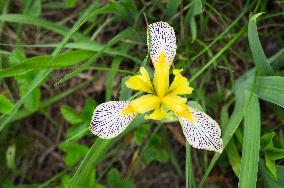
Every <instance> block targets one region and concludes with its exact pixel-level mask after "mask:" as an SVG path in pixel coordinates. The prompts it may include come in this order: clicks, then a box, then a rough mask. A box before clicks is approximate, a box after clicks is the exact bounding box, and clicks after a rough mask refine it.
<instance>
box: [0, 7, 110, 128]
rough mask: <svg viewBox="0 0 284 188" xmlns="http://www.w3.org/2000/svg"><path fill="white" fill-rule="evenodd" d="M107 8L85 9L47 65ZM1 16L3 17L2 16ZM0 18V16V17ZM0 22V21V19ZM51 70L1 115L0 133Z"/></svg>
mask: <svg viewBox="0 0 284 188" xmlns="http://www.w3.org/2000/svg"><path fill="white" fill-rule="evenodd" d="M108 7H109V6H107V5H106V6H103V7H102V8H99V9H97V7H96V6H94V5H92V6H90V7H89V8H87V9H86V10H85V11H84V12H83V13H82V15H81V16H80V17H79V19H78V20H77V22H76V23H75V24H74V25H73V27H72V28H71V29H70V30H68V31H67V32H66V33H65V35H64V38H63V40H62V41H61V42H60V43H59V44H58V46H57V47H56V48H55V50H54V51H53V52H52V56H53V57H52V59H51V60H50V61H49V62H48V64H49V65H51V64H52V63H53V62H54V59H55V58H56V57H57V56H58V55H59V53H60V51H61V50H62V49H63V48H64V46H65V45H66V43H67V42H68V41H69V39H70V38H71V37H72V35H73V34H74V33H75V32H76V31H77V30H78V29H79V28H80V26H81V25H83V24H84V23H85V22H86V21H87V20H88V19H90V18H91V17H92V16H95V15H97V14H100V13H103V12H105V11H107V9H108ZM2 16H3V15H2ZM0 18H1V16H0ZM0 20H1V19H0ZM51 72H52V71H51V70H45V71H39V73H38V74H37V76H36V78H35V79H34V80H33V82H32V83H31V85H30V87H29V89H28V91H27V92H26V94H25V95H24V96H22V98H21V99H20V100H18V102H17V103H16V104H15V105H14V106H13V108H12V110H11V113H10V114H9V115H2V116H1V117H0V131H2V130H3V129H4V128H5V127H6V126H7V125H8V123H9V122H10V121H11V120H12V119H13V117H15V116H16V114H17V112H18V111H19V109H20V107H21V106H22V104H23V102H24V100H25V98H26V97H27V96H29V95H30V93H31V92H32V91H33V90H34V89H35V88H37V87H39V86H40V84H42V83H43V82H44V81H45V80H46V79H47V78H48V77H49V75H50V74H51Z"/></svg>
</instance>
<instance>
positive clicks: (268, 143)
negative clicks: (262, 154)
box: [260, 132, 275, 149]
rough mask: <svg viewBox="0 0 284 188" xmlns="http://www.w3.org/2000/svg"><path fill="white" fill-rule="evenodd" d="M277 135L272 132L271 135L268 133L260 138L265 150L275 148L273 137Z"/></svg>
mask: <svg viewBox="0 0 284 188" xmlns="http://www.w3.org/2000/svg"><path fill="white" fill-rule="evenodd" d="M274 135H275V132H271V133H266V134H264V135H262V136H261V138H260V143H261V147H262V148H263V149H267V148H273V147H274V146H273V137H274Z"/></svg>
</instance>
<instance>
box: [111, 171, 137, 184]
mask: <svg viewBox="0 0 284 188" xmlns="http://www.w3.org/2000/svg"><path fill="white" fill-rule="evenodd" d="M107 183H108V186H109V188H119V187H121V188H135V185H134V184H133V183H132V182H131V181H129V180H124V179H123V178H122V177H121V175H120V173H119V171H118V170H117V169H116V168H112V169H110V170H109V171H108V173H107Z"/></svg>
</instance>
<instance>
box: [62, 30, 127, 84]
mask: <svg viewBox="0 0 284 188" xmlns="http://www.w3.org/2000/svg"><path fill="white" fill-rule="evenodd" d="M129 35H131V29H130V28H127V29H125V30H124V31H122V32H120V33H119V34H117V35H116V36H115V37H113V38H112V39H111V40H110V41H109V42H108V43H107V44H106V45H105V46H104V48H102V49H101V50H100V51H99V52H97V53H96V54H94V55H93V56H92V57H91V58H90V59H89V60H88V61H87V62H85V63H84V64H82V65H80V66H78V67H77V68H76V69H75V70H73V71H72V72H71V73H69V74H67V75H66V76H64V77H63V78H61V79H60V80H59V81H58V82H57V84H61V83H63V82H65V81H67V80H69V79H71V78H73V77H75V76H77V75H78V74H79V73H81V72H82V71H83V70H86V69H88V68H89V66H90V65H91V64H92V63H93V62H94V61H95V60H96V59H97V58H98V57H99V56H101V54H102V53H103V52H104V51H105V50H106V49H107V48H109V47H111V46H112V45H114V44H115V43H117V42H119V41H121V40H122V39H124V38H126V37H127V36H129Z"/></svg>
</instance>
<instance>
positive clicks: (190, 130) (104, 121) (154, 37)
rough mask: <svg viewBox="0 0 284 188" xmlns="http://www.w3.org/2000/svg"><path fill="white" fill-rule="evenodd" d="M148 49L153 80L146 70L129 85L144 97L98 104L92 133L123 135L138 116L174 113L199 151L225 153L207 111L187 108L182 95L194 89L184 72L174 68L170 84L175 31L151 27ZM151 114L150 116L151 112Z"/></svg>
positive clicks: (165, 116) (159, 117)
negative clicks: (152, 68) (152, 67)
mask: <svg viewBox="0 0 284 188" xmlns="http://www.w3.org/2000/svg"><path fill="white" fill-rule="evenodd" d="M147 32H148V35H147V36H149V37H148V48H149V50H150V57H151V60H152V63H153V66H154V77H153V80H152V81H151V77H150V75H149V73H148V72H147V70H146V69H145V68H144V67H141V68H140V74H138V75H135V76H131V77H130V78H129V79H128V80H127V81H126V82H125V84H126V86H127V87H128V88H130V89H132V90H136V91H142V92H144V93H145V94H144V95H142V96H141V97H139V98H136V99H134V100H132V101H109V102H105V103H102V104H100V105H98V106H97V107H96V109H95V111H94V114H93V117H92V121H91V125H90V130H91V132H92V133H93V134H95V135H97V136H98V137H100V138H103V139H111V138H114V137H116V136H118V135H119V134H120V133H121V132H123V131H124V130H125V129H126V127H127V126H128V125H129V124H130V123H131V121H132V120H133V119H134V118H135V116H136V115H138V114H146V115H145V116H144V118H145V119H152V120H162V119H172V118H173V117H172V115H170V114H169V113H168V112H169V111H172V112H173V113H172V114H174V115H175V116H177V117H178V120H179V122H180V124H181V127H182V130H183V133H184V135H185V137H186V140H187V141H188V143H189V144H190V145H192V146H193V147H195V148H198V149H206V150H211V151H216V152H222V150H223V142H222V139H221V138H220V136H221V130H220V128H219V125H218V123H217V122H216V121H214V120H213V119H212V118H211V117H209V116H208V115H207V114H205V113H204V112H201V111H199V110H196V109H194V108H191V107H189V106H187V99H186V98H184V97H181V96H180V95H187V94H191V93H192V91H193V88H191V87H190V86H189V82H188V80H187V79H186V78H185V77H184V76H182V74H181V72H182V69H174V70H173V74H174V79H173V81H172V82H171V84H170V83H169V81H170V79H169V73H170V68H171V64H172V63H173V60H174V57H175V54H176V48H177V46H176V37H175V32H174V29H173V28H172V27H171V26H170V25H169V24H167V23H165V22H156V23H153V24H150V25H149V27H148V30H147ZM149 112H150V113H149Z"/></svg>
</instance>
